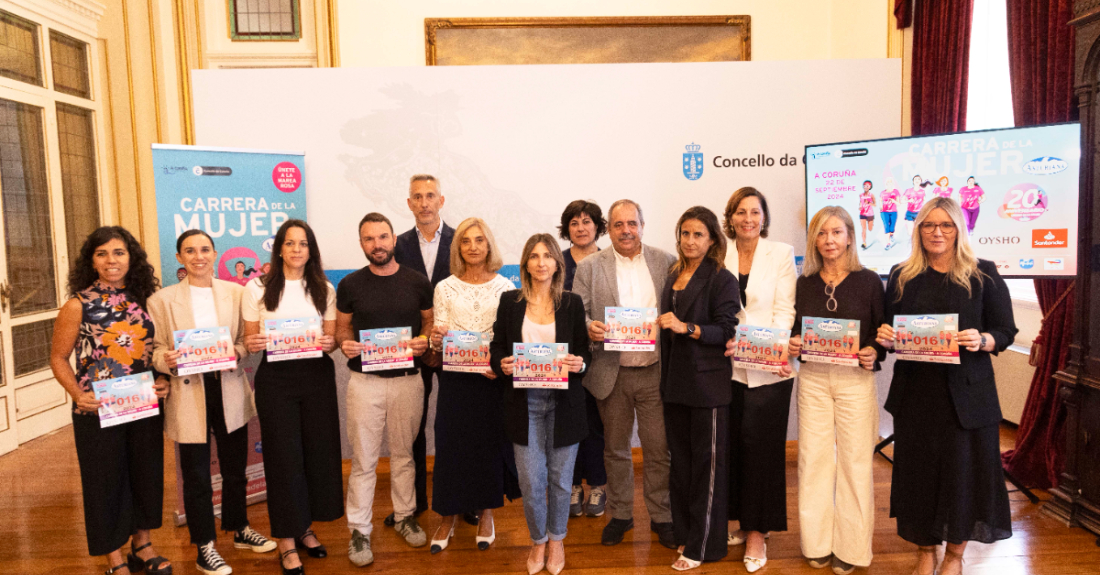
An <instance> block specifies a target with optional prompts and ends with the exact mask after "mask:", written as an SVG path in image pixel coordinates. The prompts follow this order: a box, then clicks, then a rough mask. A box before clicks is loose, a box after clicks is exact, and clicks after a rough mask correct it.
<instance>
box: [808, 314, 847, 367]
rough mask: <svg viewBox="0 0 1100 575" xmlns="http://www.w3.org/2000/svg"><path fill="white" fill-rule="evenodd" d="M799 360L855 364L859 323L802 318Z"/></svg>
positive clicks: (832, 319) (843, 320)
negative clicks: (800, 357)
mask: <svg viewBox="0 0 1100 575" xmlns="http://www.w3.org/2000/svg"><path fill="white" fill-rule="evenodd" d="M801 355H802V361H809V362H814V363H831V364H833V365H852V366H858V365H859V320H855V319H834V318H830V317H804V318H802V353H801Z"/></svg>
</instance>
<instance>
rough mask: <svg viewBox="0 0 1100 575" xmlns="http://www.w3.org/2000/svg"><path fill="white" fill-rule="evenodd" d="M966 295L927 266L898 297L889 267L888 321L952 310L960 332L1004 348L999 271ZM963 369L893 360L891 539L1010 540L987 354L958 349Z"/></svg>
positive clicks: (987, 265) (1003, 290)
mask: <svg viewBox="0 0 1100 575" xmlns="http://www.w3.org/2000/svg"><path fill="white" fill-rule="evenodd" d="M979 270H980V271H981V272H983V273H984V274H985V275H986V277H984V278H983V279H984V281H983V282H982V283H981V284H979V283H978V282H977V280H972V282H971V290H972V295H968V294H967V293H966V290H965V289H964V288H963V287H962V286H959V285H958V284H954V283H951V282H950V281H949V280H948V278H947V276H946V275H945V274H942V273H939V272H937V271H935V270H933V269H931V268H929V269H928V271H926V272H924V273H923V274H921V275H918V276H917V277H915V278H913V279H912V280H910V281H909V282H908V283H907V284H906V286H905V290H904V298H902V300H901V301H900V302H899V301H895V300H897V298H898V296H897V293H898V290H897V281H896V276H897V274H896V269H895V270H894V271H893V272H891V276H890V282H889V285H888V286H887V290H886V321H887V323H889V324H892V323H893V318H894V315H895V314H943V313H958V314H959V330H960V331H962V330H965V329H970V328H974V329H977V330H978V331H980V332H987V333H989V334H991V335H992V336H993V338H994V340H995V342H996V350H997V351H1002V350H1004V349H1005V348H1007V347H1008V346H1009V345H1010V344H1011V343H1012V340H1013V338H1014V337H1015V335H1016V332H1017V329H1016V325H1015V322H1014V320H1013V317H1012V302H1011V299H1010V297H1009V295H1008V288H1007V286H1006V285H1005V283H1004V280H1002V279H1001V277H1000V275H998V274H997V269H996V267H995V266H994V265H993V264H992V263H991V262H987V261H984V260H983V261H981V262H980V264H979ZM959 355H960V362H961V363H960V365H945V364H932V363H921V362H913V361H899V362H897V363H896V364H895V367H894V379H893V382H892V384H891V388H890V395H889V398H888V399H887V402H886V409H887V411H889V412H890V413H892V414H893V415H894V440H895V445H894V468H893V478H892V488H891V492H890V516H891V517H895V518H897V526H898V535H900V536H901V537H902V539H905V540H906V541H909V542H911V543H916V544H917V545H925V546H929V545H938V544H940V543H942V542H944V541H946V542H948V543H962V542H965V541H979V542H982V543H992V542H994V541H998V540H1001V539H1007V538H1009V537H1011V536H1012V520H1011V516H1010V513H1009V507H1008V492H1007V490H1006V489H1005V480H1004V472H1003V470H1002V468H1001V454H1000V433H999V429H998V423H999V421H1000V419H1001V414H1000V409H999V406H998V404H997V395H996V386H995V382H994V381H993V372H992V364H991V362H990V360H989V353H987V352H983V351H978V352H969V351H966V350H960V352H959Z"/></svg>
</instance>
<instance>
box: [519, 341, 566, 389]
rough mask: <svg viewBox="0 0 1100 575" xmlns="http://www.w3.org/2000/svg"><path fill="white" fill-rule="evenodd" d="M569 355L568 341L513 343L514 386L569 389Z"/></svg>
mask: <svg viewBox="0 0 1100 575" xmlns="http://www.w3.org/2000/svg"><path fill="white" fill-rule="evenodd" d="M567 355H569V344H567V343H513V344H512V356H513V357H515V363H514V364H513V365H514V368H513V372H512V387H514V388H516V389H520V388H541V389H568V388H569V374H568V373H567V370H566V366H565V357H566V356H567Z"/></svg>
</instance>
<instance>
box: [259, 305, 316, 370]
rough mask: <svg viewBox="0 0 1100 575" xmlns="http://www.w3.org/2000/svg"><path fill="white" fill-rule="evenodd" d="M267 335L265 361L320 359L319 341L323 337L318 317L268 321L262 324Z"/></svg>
mask: <svg viewBox="0 0 1100 575" xmlns="http://www.w3.org/2000/svg"><path fill="white" fill-rule="evenodd" d="M264 331H265V333H266V335H267V361H286V360H290V359H304V358H308V357H321V356H322V355H323V354H324V351H322V350H321V344H320V342H319V339H320V337H321V336H322V335H324V331H322V329H321V318H320V317H318V316H315V315H314V316H308V317H291V318H283V319H269V320H267V321H265V322H264Z"/></svg>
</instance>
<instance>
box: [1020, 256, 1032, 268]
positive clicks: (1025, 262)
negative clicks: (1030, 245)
mask: <svg viewBox="0 0 1100 575" xmlns="http://www.w3.org/2000/svg"><path fill="white" fill-rule="evenodd" d="M1033 267H1035V260H1034V259H1033V258H1027V259H1021V260H1020V268H1021V269H1025V270H1029V269H1031V268H1033Z"/></svg>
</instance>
